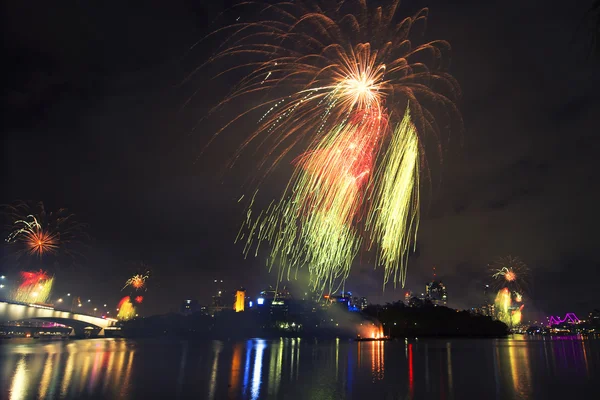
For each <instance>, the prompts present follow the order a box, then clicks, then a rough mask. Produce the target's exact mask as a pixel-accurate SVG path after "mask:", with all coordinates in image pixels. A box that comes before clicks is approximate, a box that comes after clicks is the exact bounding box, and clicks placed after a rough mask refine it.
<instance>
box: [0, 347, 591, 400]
mask: <svg viewBox="0 0 600 400" xmlns="http://www.w3.org/2000/svg"><path fill="white" fill-rule="evenodd" d="M4 343H7V342H4ZM13 343H15V344H13ZM599 350H600V342H599V341H594V340H583V339H582V338H571V339H570V340H556V339H553V338H544V339H543V340H537V341H536V340H534V341H532V340H522V339H521V338H519V337H515V338H510V339H499V340H467V339H464V340H435V339H430V340H418V341H417V340H415V339H407V340H406V341H404V340H403V341H391V342H376V341H374V342H360V343H356V342H353V341H347V340H342V339H340V340H331V341H316V340H307V339H303V340H300V339H296V338H290V339H288V338H285V339H276V340H263V339H253V340H248V341H246V342H227V341H225V342H221V341H215V342H203V341H197V342H194V341H191V342H178V341H177V342H175V341H174V342H160V341H159V342H132V341H126V340H112V339H98V340H83V341H76V342H55V343H47V342H46V343H43V342H41V343H40V342H33V341H30V342H27V344H19V343H18V342H8V344H2V345H0V380H1V381H0V388H2V389H0V398H7V399H23V398H57V397H61V398H77V399H78V398H87V397H94V398H157V397H159V398H190V397H191V398H210V399H228V398H229V399H240V398H241V399H253V400H254V399H286V400H287V399H307V398H323V399H344V398H350V397H352V398H363V397H367V398H401V399H411V400H413V399H423V398H440V399H453V398H454V399H463V398H496V399H505V398H522V399H531V398H534V395H535V398H545V399H558V398H561V399H562V398H564V397H565V396H564V394H565V392H564V390H563V391H562V392H561V390H562V389H561V388H562V387H563V386H564V387H568V385H572V384H577V385H578V387H577V390H578V391H580V390H583V392H582V393H584V394H586V393H591V395H589V396H588V397H589V398H594V397H595V396H594V393H595V394H597V390H600V387H599V386H600V385H599V384H600V379H599V378H600V375H599V374H600V356H599V354H600V351H599ZM307 352H308V353H307ZM301 355H303V356H302V357H301ZM307 355H308V356H307ZM559 385H563V386H559ZM586 385H588V386H589V387H592V386H590V385H596V386H595V389H594V390H595V391H592V392H590V391H588V392H586V391H585V390H586V389H585V388H586V387H588V386H586ZM581 388H583V389H581ZM559 395H560V396H559Z"/></svg>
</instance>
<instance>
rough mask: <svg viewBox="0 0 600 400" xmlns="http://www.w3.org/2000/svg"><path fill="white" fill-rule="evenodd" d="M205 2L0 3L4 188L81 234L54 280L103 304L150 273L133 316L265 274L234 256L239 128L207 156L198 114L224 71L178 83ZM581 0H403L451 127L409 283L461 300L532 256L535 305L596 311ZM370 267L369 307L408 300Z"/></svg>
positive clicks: (203, 28) (357, 273)
mask: <svg viewBox="0 0 600 400" xmlns="http://www.w3.org/2000/svg"><path fill="white" fill-rule="evenodd" d="M214 3H216V2H213V1H210V2H208V1H204V2H203V1H179V2H163V1H147V2H144V5H143V6H133V5H128V4H123V3H122V2H102V4H91V3H89V2H58V3H57V2H38V4H37V6H35V7H32V6H31V5H28V4H24V3H22V2H5V3H4V5H3V6H2V7H3V10H2V11H3V12H2V15H3V16H4V18H3V23H2V26H3V28H2V29H3V30H4V32H3V37H4V47H5V48H4V54H5V55H6V57H4V60H5V62H4V64H5V67H6V65H8V68H7V69H5V72H4V73H3V74H2V79H3V80H4V85H3V86H4V90H3V93H2V108H3V111H5V112H4V113H3V114H5V117H4V118H3V123H2V124H3V129H2V130H3V140H2V163H3V165H2V191H1V195H0V196H1V197H0V202H2V203H7V202H10V201H13V200H15V199H32V200H42V201H44V202H45V203H46V206H47V208H49V209H54V208H59V207H67V208H69V209H70V210H71V211H73V212H75V213H76V214H77V216H78V219H79V220H81V221H85V222H87V223H89V225H90V229H89V230H90V234H91V235H92V236H93V237H94V243H93V249H92V250H91V252H90V254H89V255H88V260H87V263H86V265H85V266H83V267H81V268H79V269H74V270H69V269H67V270H64V271H61V272H60V274H59V275H58V276H57V292H61V291H64V292H66V291H70V292H80V294H81V296H84V297H90V298H92V299H94V301H97V302H98V303H104V302H107V303H112V304H116V302H117V301H118V299H119V297H120V295H121V293H120V292H119V290H120V288H121V286H122V284H123V282H124V280H125V279H126V278H127V277H128V276H129V275H130V274H131V273H133V272H135V271H134V269H132V267H131V266H130V265H129V264H128V263H130V262H132V261H137V260H144V261H145V262H146V263H147V264H149V265H151V266H152V269H153V276H152V279H151V280H150V282H149V290H148V293H147V296H146V298H147V304H146V309H145V310H144V312H145V313H146V314H149V313H154V312H165V311H169V310H173V309H175V308H177V307H178V304H179V302H180V301H181V300H183V298H185V297H195V298H199V299H200V300H201V301H202V302H206V301H207V300H208V298H209V296H210V290H211V282H212V280H213V279H215V278H218V279H223V280H225V281H226V283H227V284H228V285H227V286H228V287H231V288H233V287H236V286H240V285H243V286H246V287H247V288H248V289H250V292H251V294H255V293H256V292H257V291H258V289H260V288H261V287H263V286H265V285H266V284H269V283H274V276H273V275H271V274H269V273H268V272H267V271H266V268H265V267H264V256H263V257H259V258H258V259H255V258H252V259H248V260H244V258H243V256H242V246H241V245H239V244H238V245H235V244H234V243H233V241H234V238H235V236H236V233H237V230H238V228H239V224H240V221H241V219H242V214H243V211H244V208H243V205H240V204H238V203H237V199H238V198H239V197H240V196H241V195H242V194H244V193H246V194H248V193H251V192H252V188H251V187H249V186H244V182H246V178H247V177H248V169H249V168H251V164H250V163H247V164H244V163H242V165H241V166H240V167H238V168H233V169H231V170H229V171H227V170H226V164H227V160H229V159H230V157H231V155H232V154H233V152H234V151H235V150H236V148H237V145H238V144H239V143H240V140H241V138H243V137H244V135H245V134H247V132H235V133H230V134H228V135H224V136H223V137H221V138H219V140H217V141H216V142H215V143H214V144H213V145H212V146H211V147H209V149H208V151H206V152H205V153H202V154H201V150H202V148H203V146H204V145H205V144H206V143H207V141H208V139H209V138H210V137H211V135H212V134H213V133H214V131H215V128H216V126H217V125H218V122H219V121H212V122H210V121H209V122H200V123H198V121H199V120H200V118H201V117H202V116H203V115H204V114H205V113H206V110H207V107H208V106H210V105H213V104H214V103H215V102H216V101H218V100H219V98H220V97H219V96H222V95H223V94H225V89H226V85H223V83H222V82H221V83H215V82H212V81H210V75H211V74H212V73H214V69H213V70H211V69H210V68H209V69H207V70H205V71H204V72H202V73H199V74H196V75H195V76H194V77H193V79H191V80H189V81H187V82H186V83H184V84H182V82H183V80H184V79H185V78H186V76H188V74H189V73H190V72H191V71H192V70H193V68H194V67H195V66H197V65H199V64H201V63H202V62H203V61H205V60H206V57H207V56H208V55H209V54H210V51H211V49H210V48H206V46H204V47H202V46H200V48H198V49H195V50H194V51H191V52H190V51H189V48H190V46H191V45H193V44H194V43H195V42H197V41H198V40H199V39H200V38H202V37H203V35H204V34H206V33H207V32H208V29H209V27H208V26H209V22H210V21H212V20H213V18H214V17H215V16H216V15H217V12H218V11H219V8H220V7H219V6H215V5H214ZM589 3H590V2H589V1H583V0H582V1H579V2H577V1H572V2H546V1H526V0H525V1H524V0H518V1H517V0H515V1H499V0H489V1H481V0H473V1H470V0H462V1H453V2H449V1H439V0H438V1H429V2H425V1H421V0H411V1H405V2H404V6H406V8H407V9H410V10H411V11H412V10H413V9H415V8H417V7H421V6H429V7H430V8H431V12H430V19H429V23H428V33H427V38H429V39H434V38H435V39H438V38H443V39H446V40H448V41H450V43H451V44H452V46H453V52H452V64H451V68H450V72H451V73H452V74H453V75H454V76H455V77H456V78H457V79H458V81H459V82H460V84H461V87H462V91H463V97H462V100H461V101H460V103H459V107H460V109H461V112H462V115H463V119H464V122H465V132H464V134H463V135H462V137H459V136H456V137H455V138H453V142H452V145H451V146H449V148H448V151H447V153H446V154H445V156H444V161H443V167H442V168H443V178H442V180H441V183H440V184H439V185H438V184H437V183H436V184H434V185H433V187H432V193H433V194H432V195H431V196H428V197H430V198H431V201H430V202H428V203H430V204H429V205H427V204H426V205H425V207H424V213H423V217H422V223H421V228H420V231H419V238H418V248H419V250H418V254H417V255H415V256H413V257H412V258H411V261H410V264H409V274H408V281H407V287H408V288H410V289H412V290H414V291H419V292H420V291H422V289H423V288H424V283H425V282H426V280H427V279H430V278H431V268H432V267H433V266H435V267H436V268H437V272H438V277H440V278H442V279H443V280H444V281H445V282H446V283H447V286H448V290H449V296H450V298H451V300H452V304H453V305H455V306H459V307H466V306H469V305H474V304H475V303H476V302H477V301H479V296H480V293H481V290H480V289H481V287H482V285H483V283H484V280H485V279H486V273H487V270H486V267H485V265H486V264H487V263H488V262H491V261H493V260H494V259H495V258H497V257H498V256H505V255H509V254H511V255H518V256H520V257H521V258H522V259H523V260H524V261H525V262H526V263H527V264H528V265H529V266H530V267H531V269H532V274H531V278H530V281H531V282H530V296H529V297H530V299H529V303H528V309H529V310H536V311H539V312H543V313H552V314H562V313H565V312H567V311H576V312H586V311H589V310H590V309H591V308H593V307H598V306H600V303H599V300H598V295H597V290H598V287H599V284H598V282H599V281H600V272H598V271H599V268H598V267H599V261H600V256H599V255H598V252H597V243H598V242H597V239H598V234H597V226H598V219H599V213H598V204H600V196H599V194H598V189H597V180H596V179H594V178H593V175H595V174H596V172H597V170H598V164H599V163H598V161H597V154H598V152H599V150H600V146H599V140H598V136H597V125H598V124H597V118H598V115H600V100H599V97H598V89H599V88H600V82H599V80H600V79H599V76H600V74H599V72H598V71H599V69H598V68H599V65H598V62H597V61H594V60H589V59H587V58H586V53H585V51H584V50H583V48H582V47H583V46H582V43H584V42H585V41H586V40H587V38H586V35H585V33H583V32H578V30H577V27H578V24H579V23H580V22H581V20H582V18H583V16H584V14H585V12H586V10H587V7H588V5H589ZM206 4H211V6H210V7H209V6H207V5H206ZM198 89H200V90H198ZM196 90H198V93H197V94H196V95H195V96H194V97H193V99H192V101H191V102H190V103H189V104H188V105H187V106H186V107H184V108H183V109H182V105H183V104H184V102H185V101H186V100H187V99H188V98H189V97H190V96H191V95H192V94H193V93H194V92H195V91H196ZM461 143H462V145H461ZM288 172H289V171H287V170H286V169H285V168H283V171H278V174H280V175H282V177H283V176H285V175H286V174H287V173H288ZM277 177H278V176H277V174H276V177H275V180H276V179H277ZM276 191H277V190H275V189H274V193H275V192H276ZM5 267H9V266H7V265H5ZM381 281H382V273H381V271H373V268H372V265H369V264H368V263H360V262H359V263H357V265H356V266H355V268H354V269H353V273H352V276H351V278H350V281H349V283H348V285H347V288H351V289H354V290H355V291H357V292H358V293H360V294H361V295H366V296H368V297H369V298H370V299H371V300H373V301H378V302H379V301H391V300H394V299H397V298H400V297H402V294H403V291H402V290H400V289H398V290H393V288H392V287H388V288H386V291H385V292H382V289H381Z"/></svg>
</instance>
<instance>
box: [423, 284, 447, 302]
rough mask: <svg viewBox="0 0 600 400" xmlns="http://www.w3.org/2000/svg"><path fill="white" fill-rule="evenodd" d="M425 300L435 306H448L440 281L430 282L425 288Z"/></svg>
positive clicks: (444, 288)
mask: <svg viewBox="0 0 600 400" xmlns="http://www.w3.org/2000/svg"><path fill="white" fill-rule="evenodd" d="M425 299H426V300H429V301H431V302H432V303H433V304H434V305H436V306H438V305H439V306H445V305H447V304H448V293H447V291H446V286H445V285H444V284H443V283H442V281H431V282H429V283H428V284H427V285H426V286H425Z"/></svg>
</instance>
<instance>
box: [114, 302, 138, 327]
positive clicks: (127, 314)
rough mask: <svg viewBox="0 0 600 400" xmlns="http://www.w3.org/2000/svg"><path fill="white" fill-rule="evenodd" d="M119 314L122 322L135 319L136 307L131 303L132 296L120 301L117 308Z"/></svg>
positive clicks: (118, 316)
mask: <svg viewBox="0 0 600 400" xmlns="http://www.w3.org/2000/svg"><path fill="white" fill-rule="evenodd" d="M117 309H118V310H119V313H118V314H117V318H118V319H119V320H120V321H127V320H130V319H131V318H133V317H135V313H136V312H135V306H134V305H133V303H132V302H131V297H130V296H125V297H123V298H122V299H121V301H119V304H118V306H117Z"/></svg>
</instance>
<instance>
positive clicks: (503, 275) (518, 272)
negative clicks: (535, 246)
mask: <svg viewBox="0 0 600 400" xmlns="http://www.w3.org/2000/svg"><path fill="white" fill-rule="evenodd" d="M490 273H491V275H492V278H493V283H494V286H495V287H496V288H497V289H499V288H503V287H507V288H508V289H509V290H510V291H511V292H513V293H517V294H519V297H521V296H522V295H523V293H525V289H526V286H527V280H528V278H529V268H528V267H527V265H526V264H525V263H524V262H523V261H521V259H520V258H518V257H512V256H507V257H502V258H499V259H498V260H496V262H494V263H493V264H492V265H490Z"/></svg>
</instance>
